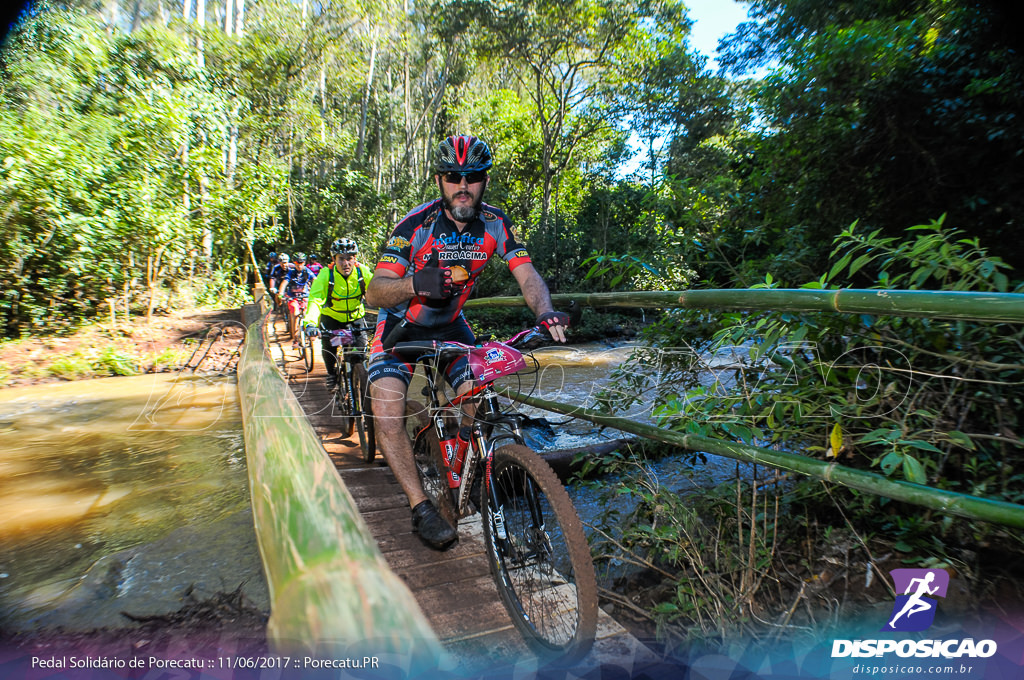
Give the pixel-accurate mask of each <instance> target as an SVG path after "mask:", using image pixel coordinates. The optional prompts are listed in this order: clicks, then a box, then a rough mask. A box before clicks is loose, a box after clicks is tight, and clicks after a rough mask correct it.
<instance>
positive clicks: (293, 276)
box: [278, 253, 313, 349]
mask: <svg viewBox="0 0 1024 680" xmlns="http://www.w3.org/2000/svg"><path fill="white" fill-rule="evenodd" d="M293 260H294V262H295V267H294V269H289V270H288V271H286V272H285V273H284V278H283V279H282V280H281V286H280V288H279V289H278V294H279V295H280V296H281V299H282V300H283V301H284V303H285V304H286V305H288V336H289V337H290V338H291V339H292V348H293V349H295V348H298V346H299V330H300V328H301V327H300V326H299V321H300V319H302V317H303V315H304V314H305V312H306V298H307V297H308V296H309V288H310V284H312V283H313V273H312V272H310V271H309V269H307V268H306V254H305V253H295V257H294V258H293Z"/></svg>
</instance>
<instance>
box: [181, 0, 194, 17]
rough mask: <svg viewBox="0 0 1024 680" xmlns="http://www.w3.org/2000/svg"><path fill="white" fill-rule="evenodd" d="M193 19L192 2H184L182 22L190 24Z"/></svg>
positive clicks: (189, 0) (187, 0)
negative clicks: (189, 21)
mask: <svg viewBox="0 0 1024 680" xmlns="http://www.w3.org/2000/svg"><path fill="white" fill-rule="evenodd" d="M191 18H192V0H184V2H182V3H181V20H182V21H184V22H186V23H188V20H189V19H191Z"/></svg>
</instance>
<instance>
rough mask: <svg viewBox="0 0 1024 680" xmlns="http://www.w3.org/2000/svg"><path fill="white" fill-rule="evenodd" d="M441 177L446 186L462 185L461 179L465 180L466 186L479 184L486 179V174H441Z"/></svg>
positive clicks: (481, 171)
mask: <svg viewBox="0 0 1024 680" xmlns="http://www.w3.org/2000/svg"><path fill="white" fill-rule="evenodd" d="M441 177H442V178H443V179H444V181H445V182H448V184H462V178H463V177H465V178H466V183H467V184H479V183H480V182H483V181H484V180H485V179H487V173H486V172H484V171H483V170H477V171H475V172H442V173H441Z"/></svg>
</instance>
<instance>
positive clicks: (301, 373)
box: [267, 315, 659, 676]
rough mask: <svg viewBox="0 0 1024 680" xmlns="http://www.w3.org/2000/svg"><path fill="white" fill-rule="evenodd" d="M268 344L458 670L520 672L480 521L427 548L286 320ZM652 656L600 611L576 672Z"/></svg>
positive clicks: (627, 666)
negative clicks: (449, 543)
mask: <svg viewBox="0 0 1024 680" xmlns="http://www.w3.org/2000/svg"><path fill="white" fill-rule="evenodd" d="M270 318H271V325H270V326H268V328H267V338H268V343H269V349H270V354H271V358H272V359H273V360H274V361H276V362H277V363H278V365H279V366H281V367H282V369H283V370H284V372H285V374H286V376H287V378H288V384H289V387H290V388H291V390H292V392H293V393H294V394H295V396H296V398H297V399H298V401H299V403H300V405H301V406H302V408H303V410H304V411H305V413H306V416H307V418H308V419H309V422H310V424H311V425H312V427H313V429H314V431H315V432H316V433H317V435H318V436H319V437H320V440H321V442H322V444H323V447H324V449H325V450H326V451H327V454H328V455H329V456H330V458H331V460H332V461H333V463H334V466H335V468H336V469H337V470H338V473H339V474H340V475H341V478H342V480H343V481H344V483H345V486H346V487H347V488H348V490H349V492H350V493H351V494H352V497H353V498H354V499H355V501H356V505H357V506H358V508H359V511H360V512H361V513H362V515H363V518H364V520H365V521H366V524H367V525H368V526H369V528H370V530H371V532H372V533H373V536H374V538H376V540H377V542H378V545H379V547H380V551H381V553H382V554H383V555H384V557H385V559H386V560H387V562H388V564H389V565H390V567H391V569H392V571H394V572H395V573H396V574H397V575H398V576H399V577H400V578H401V579H402V580H403V581H404V582H405V583H406V585H407V586H408V587H409V590H410V591H411V592H412V593H413V596H414V597H415V598H416V601H417V602H418V603H419V606H420V609H421V610H422V611H423V613H424V615H425V616H426V617H427V620H428V621H429V622H430V625H431V627H432V628H433V629H434V631H435V633H436V634H437V637H438V639H439V640H440V641H441V642H442V644H443V645H444V647H445V648H446V650H448V651H449V652H450V653H451V654H452V656H453V657H454V658H455V659H456V660H457V662H458V663H459V665H460V667H461V668H462V670H465V671H469V672H474V671H475V672H480V671H483V670H493V669H496V668H503V667H504V668H518V667H519V665H522V664H526V665H527V667H528V666H529V664H531V663H534V662H533V655H532V654H531V653H530V651H529V649H528V648H527V647H526V645H525V644H524V643H523V641H522V638H521V637H520V635H519V633H518V632H517V631H516V629H515V628H514V627H513V625H512V622H511V620H510V619H509V616H508V613H507V612H506V611H505V608H504V606H503V605H502V603H501V600H500V597H499V595H498V591H497V588H496V587H495V585H494V581H493V580H492V578H491V574H490V571H489V568H488V564H487V556H486V554H485V553H484V543H483V535H482V534H483V530H482V527H481V525H480V521H479V519H477V520H476V521H475V522H473V521H469V520H463V521H462V522H461V523H460V524H459V541H458V543H457V544H456V545H455V546H454V547H453V548H451V549H449V550H447V551H445V552H437V551H434V550H431V549H430V548H427V547H426V546H425V545H423V543H421V542H420V540H419V538H418V537H417V536H416V535H415V534H414V533H413V532H412V524H411V515H410V512H409V506H408V502H407V501H406V498H405V495H404V494H403V493H402V490H401V487H400V486H399V485H398V482H397V481H396V480H395V478H394V476H393V475H392V474H391V470H390V469H389V468H388V467H387V466H386V465H385V464H384V461H383V458H382V456H381V454H380V452H378V454H377V456H378V459H377V461H376V462H375V463H371V464H367V463H365V462H364V461H363V460H362V455H361V452H360V449H359V440H358V435H353V436H351V437H346V436H343V435H342V433H341V432H340V431H339V427H338V424H337V419H336V418H335V417H334V410H333V399H332V396H331V394H330V392H328V390H327V388H326V385H325V383H324V380H325V377H326V372H325V370H324V365H323V360H322V358H321V357H320V353H319V341H317V342H316V343H315V344H316V348H317V358H316V364H315V366H314V370H313V371H312V372H311V373H308V374H307V373H306V370H305V366H304V365H303V362H302V360H301V358H300V356H299V351H298V350H296V349H292V347H291V341H290V340H289V338H288V333H287V330H286V328H285V325H284V322H283V321H282V320H281V319H280V318H279V317H278V316H277V315H271V317H270ZM658 662H659V660H658V658H657V656H656V655H655V654H654V653H653V652H651V651H650V650H649V649H648V648H646V647H645V646H644V645H642V644H641V643H640V642H639V641H638V640H637V639H636V638H635V637H633V636H632V635H630V634H629V633H628V632H627V631H626V629H625V628H623V627H622V626H621V625H620V624H618V623H617V622H616V621H614V620H613V619H612V618H611V617H610V616H608V615H607V614H605V613H604V612H603V611H602V612H601V613H600V618H599V621H598V639H597V641H596V643H595V645H594V648H593V650H592V651H591V652H590V654H589V655H588V656H587V658H585V659H584V660H583V661H582V662H581V666H582V667H596V666H600V667H602V668H605V667H609V666H615V667H618V668H621V669H622V670H623V671H625V672H626V673H627V674H628V675H629V676H632V675H633V674H634V673H635V672H637V671H639V670H641V669H643V668H645V667H649V666H653V665H657V664H658Z"/></svg>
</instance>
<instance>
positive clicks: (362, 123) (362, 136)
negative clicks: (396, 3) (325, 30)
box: [356, 28, 377, 161]
mask: <svg viewBox="0 0 1024 680" xmlns="http://www.w3.org/2000/svg"><path fill="white" fill-rule="evenodd" d="M376 63H377V29H376V28H375V29H374V30H373V43H372V44H371V45H370V68H368V69H367V70H366V89H365V90H364V91H363V105H362V108H361V110H360V113H359V143H358V144H357V145H356V159H357V160H359V161H363V160H364V155H363V150H364V149H365V145H366V116H367V109H368V108H369V106H370V92H371V91H372V89H373V69H374V67H375V66H376Z"/></svg>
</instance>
